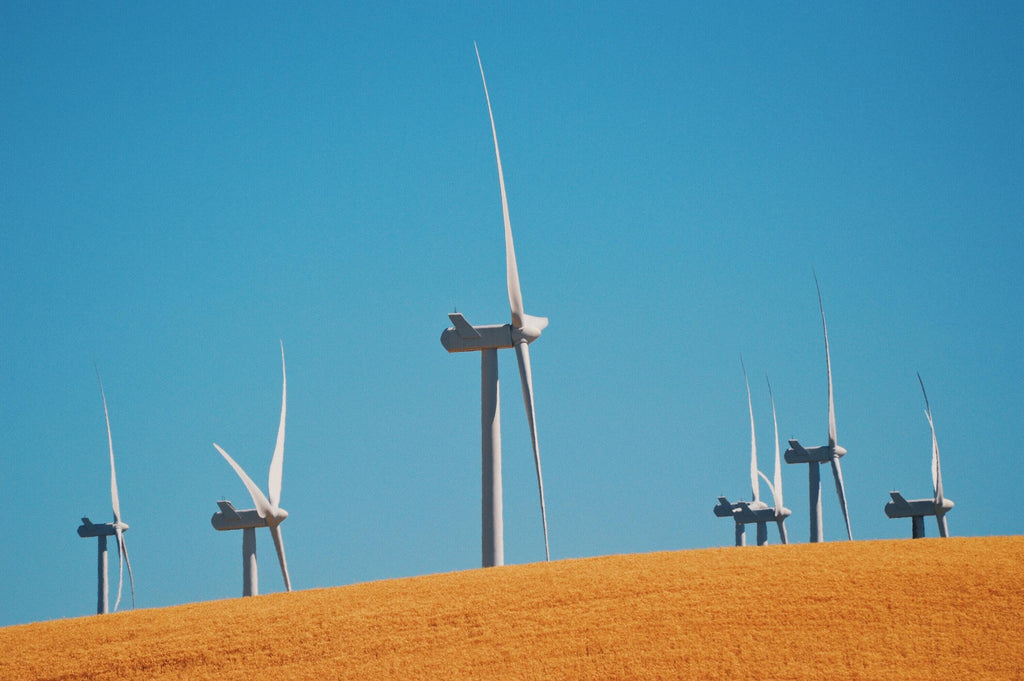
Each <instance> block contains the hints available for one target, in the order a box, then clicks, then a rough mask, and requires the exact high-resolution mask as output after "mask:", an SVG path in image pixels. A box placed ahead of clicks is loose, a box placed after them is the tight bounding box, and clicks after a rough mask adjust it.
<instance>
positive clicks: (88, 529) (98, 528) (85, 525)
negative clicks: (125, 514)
mask: <svg viewBox="0 0 1024 681" xmlns="http://www.w3.org/2000/svg"><path fill="white" fill-rule="evenodd" d="M118 530H120V531H121V532H127V531H128V523H126V522H118V521H114V522H112V523H99V524H96V523H94V522H92V521H91V520H89V519H88V518H82V524H81V525H79V527H78V536H79V537H112V536H113V535H115V534H117V531H118Z"/></svg>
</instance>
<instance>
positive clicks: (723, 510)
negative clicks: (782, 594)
mask: <svg viewBox="0 0 1024 681" xmlns="http://www.w3.org/2000/svg"><path fill="white" fill-rule="evenodd" d="M740 366H743V360H742V359H741V360H740ZM743 382H744V383H745V384H746V386H747V410H748V411H749V413H750V490H751V498H752V499H753V501H737V502H736V503H730V502H729V500H728V499H727V498H726V497H724V496H722V497H718V504H717V505H716V506H715V507H714V509H713V510H714V513H715V515H716V516H718V517H719V518H732V519H733V521H734V522H735V523H736V546H744V545H746V542H747V539H746V526H747V525H750V524H756V525H757V545H758V546H763V545H764V544H766V543H768V522H770V521H774V522H775V523H776V524H777V525H778V527H779V539H780V540H781V541H782V543H783V544H785V543H786V527H785V520H786V518H787V517H789V515H790V513H791V511H790V510H789V509H788V508H785V507H784V506H783V505H782V469H781V466H780V465H779V428H778V424H777V423H776V425H775V481H774V483H773V482H772V481H771V480H769V479H768V476H766V475H765V474H764V473H762V472H761V471H759V470H758V469H757V437H756V435H755V433H754V406H753V403H752V402H751V399H750V382H749V381H748V380H747V368H746V367H745V366H743ZM771 389H772V386H771V384H770V383H769V384H768V394H769V395H771ZM772 421H773V422H774V421H775V398H774V397H773V398H772ZM758 475H760V476H761V477H762V478H764V481H765V482H766V483H767V484H768V489H769V490H771V493H772V498H773V500H774V501H775V506H774V507H770V506H768V505H767V504H765V503H764V502H763V501H761V494H760V488H759V487H760V486H759V485H758V479H757V477H758Z"/></svg>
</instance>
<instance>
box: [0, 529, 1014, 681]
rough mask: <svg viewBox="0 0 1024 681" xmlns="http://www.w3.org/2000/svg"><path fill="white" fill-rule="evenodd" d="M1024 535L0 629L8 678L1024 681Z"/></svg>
mask: <svg viewBox="0 0 1024 681" xmlns="http://www.w3.org/2000/svg"><path fill="white" fill-rule="evenodd" d="M1022 565H1024V537H985V538H954V539H948V540H940V539H921V540H915V541H911V540H903V541H866V542H852V543H847V542H840V543H829V544H819V545H809V544H799V545H791V546H768V547H760V548H759V547H747V548H726V549H707V550H694V551H677V552H671V553H652V554H638V555H625V556H609V557H602V558H588V559H580V560H567V561H558V562H555V563H547V564H532V565H522V566H512V567H504V568H491V569H488V570H472V571H467V572H460V573H452V574H444V575H431V576H427V577H418V578H412V579H401V580H391V581H383V582H374V583H369V584H357V585H353V586H347V587H339V588H333V589H318V590H310V591H300V592H294V593H290V594H273V595H268V596H260V597H258V598H249V599H235V600H226V601H217V602H208V603H197V604H192V605H185V606H178V607H173V608H162V609H153V610H138V611H134V612H124V613H117V614H114V615H107V616H103V617H84V618H78V619H71V620H63V621H54V622H42V623H37V624H30V625H23V626H15V627H7V628H3V629H0V679H5V680H8V681H14V680H16V679H124V678H146V679H244V680H245V681H251V679H256V678H267V679H287V678H308V679H361V680H367V679H370V680H372V679H488V678H493V679H635V678H646V679H656V678H695V679H696V678H701V679H703V678H732V679H751V678H758V679H837V678H859V679H880V678H886V677H889V678H903V677H911V676H912V677H915V678H939V677H945V678H965V679H966V678H974V679H1022V678H1024V641H1022V637H1021V626H1020V623H1021V621H1022V619H1024V579H1022Z"/></svg>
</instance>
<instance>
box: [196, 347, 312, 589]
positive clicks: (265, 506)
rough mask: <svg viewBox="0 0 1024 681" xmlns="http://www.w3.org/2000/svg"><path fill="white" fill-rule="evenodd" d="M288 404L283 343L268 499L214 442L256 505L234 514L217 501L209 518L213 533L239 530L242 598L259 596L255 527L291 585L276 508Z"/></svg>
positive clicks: (281, 513)
mask: <svg viewBox="0 0 1024 681" xmlns="http://www.w3.org/2000/svg"><path fill="white" fill-rule="evenodd" d="M287 402H288V376H287V374H286V372H285V366H284V343H283V342H282V343H281V423H280V425H279V426H278V428H277V445H276V446H275V447H274V456H273V458H272V459H271V460H270V479H269V482H268V485H267V491H268V492H269V497H268V496H266V495H264V494H263V492H262V491H261V490H260V488H259V487H258V486H257V485H256V483H254V482H253V481H252V478H250V477H249V476H248V475H246V473H245V471H244V470H242V467H241V466H239V465H238V464H237V463H236V462H235V460H234V459H232V458H231V457H230V456H229V455H228V453H227V452H225V451H224V450H223V449H221V447H220V445H218V444H217V443H214V444H213V446H214V447H216V448H217V451H218V452H220V454H221V456H223V457H224V459H225V460H226V461H227V462H228V463H229V464H231V467H232V468H234V469H235V472H236V473H238V477H239V478H241V479H242V483H243V484H245V488H246V489H247V490H249V495H250V496H251V497H252V502H253V504H254V505H255V506H256V508H253V509H247V510H244V511H238V510H236V509H235V507H234V506H233V505H232V504H231V502H230V501H218V502H217V506H219V507H220V512H218V513H214V514H213V517H212V518H210V523H212V524H213V527H214V529H216V530H222V531H223V530H242V595H243V596H256V595H259V579H258V571H257V567H256V528H257V527H268V528H270V536H271V537H272V538H273V540H274V547H275V548H276V549H277V560H278V562H280V563H281V576H282V577H284V588H285V590H286V591H291V590H292V583H291V580H290V579H289V577H288V563H287V562H286V561H285V558H284V543H283V542H282V539H281V527H280V525H281V523H282V522H283V521H284V519H285V518H287V517H288V511H286V510H284V509H283V508H281V507H280V506H279V504H280V502H281V477H282V472H283V466H284V421H285V410H286V405H287Z"/></svg>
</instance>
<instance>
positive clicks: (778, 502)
mask: <svg viewBox="0 0 1024 681" xmlns="http://www.w3.org/2000/svg"><path fill="white" fill-rule="evenodd" d="M764 380H765V381H767V383H768V399H770V400H771V403H772V425H773V426H774V427H775V484H774V485H773V488H774V490H775V511H776V513H778V512H779V511H780V510H781V509H782V508H783V504H782V466H781V462H780V460H779V420H778V419H777V418H775V396H774V395H772V382H771V381H769V380H768V376H767V374H766V375H765V377H764Z"/></svg>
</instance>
